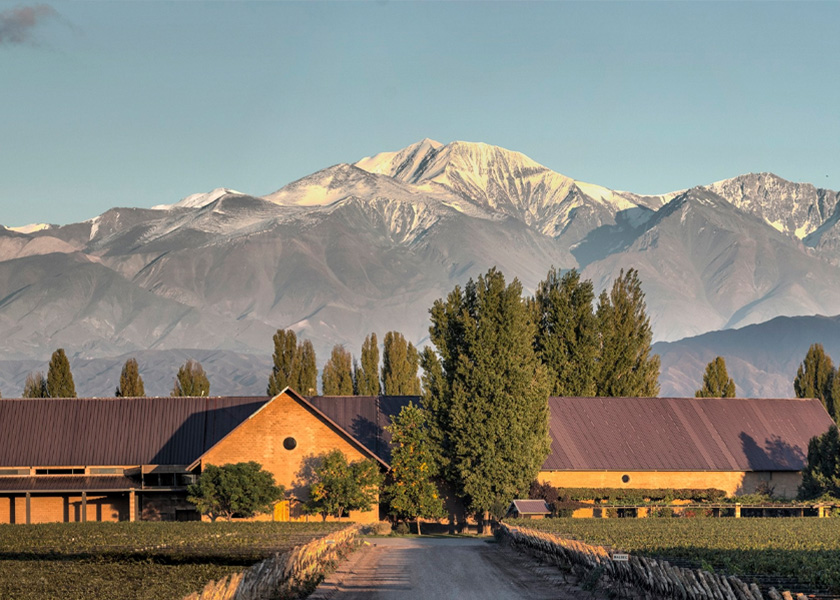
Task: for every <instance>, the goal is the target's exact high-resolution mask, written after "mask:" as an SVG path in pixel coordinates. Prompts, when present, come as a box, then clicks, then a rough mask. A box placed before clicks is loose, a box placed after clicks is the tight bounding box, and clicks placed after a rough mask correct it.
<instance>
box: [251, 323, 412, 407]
mask: <svg viewBox="0 0 840 600" xmlns="http://www.w3.org/2000/svg"><path fill="white" fill-rule="evenodd" d="M382 356H383V361H382V367H381V370H380V366H379V344H378V340H377V338H376V334H375V333H371V334H370V335H368V336H367V337H366V338H365V341H364V343H363V344H362V352H361V360H360V361H357V360H355V359H354V358H353V356H352V355H351V354H350V352H349V351H348V350H346V349H345V348H344V346H342V345H340V344H337V345H335V346H334V347H333V349H332V353H331V354H330V357H329V359H328V360H327V362H326V363H325V364H324V368H323V370H322V372H321V393H322V394H324V395H325V396H353V395H357V396H378V395H379V394H382V393H384V394H386V395H392V396H419V395H420V377H419V376H418V374H417V371H418V367H419V365H420V355H419V353H418V352H417V349H416V348H415V347H414V346H413V345H412V344H411V343H410V342H408V341H407V340H406V339H405V337H404V336H403V335H402V334H401V333H399V332H397V331H389V332H388V333H386V334H385V340H384V344H383V353H382ZM272 358H273V361H274V366H273V367H272V372H271V375H270V376H269V380H268V389H267V392H268V395H269V396H274V395H276V394H279V393H280V392H281V391H283V390H284V389H285V388H286V387H287V386H288V387H291V388H292V389H293V390H295V391H299V392H300V393H302V394H305V395H314V394H315V393H316V388H317V377H318V370H317V367H316V365H315V350H314V349H313V347H312V342H310V341H309V340H304V341H302V342H298V340H297V336H296V335H295V332H294V331H292V330H291V329H278V330H277V333H275V334H274V354H273V357H272ZM380 377H381V379H380Z"/></svg>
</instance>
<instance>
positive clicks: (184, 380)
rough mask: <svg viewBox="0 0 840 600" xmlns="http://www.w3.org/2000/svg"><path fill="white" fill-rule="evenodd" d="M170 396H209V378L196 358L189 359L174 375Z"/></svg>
mask: <svg viewBox="0 0 840 600" xmlns="http://www.w3.org/2000/svg"><path fill="white" fill-rule="evenodd" d="M171 395H172V396H209V395H210V380H208V379H207V374H206V373H205V372H204V368H203V367H202V366H201V363H199V362H198V361H197V360H193V359H189V360H188V361H187V362H185V363H184V364H183V365H181V368H180V369H178V374H177V375H176V376H175V386H174V387H173V388H172V394H171Z"/></svg>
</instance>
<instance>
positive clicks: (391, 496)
mask: <svg viewBox="0 0 840 600" xmlns="http://www.w3.org/2000/svg"><path fill="white" fill-rule="evenodd" d="M386 429H387V430H388V431H389V432H390V433H391V447H392V448H393V450H392V451H391V470H390V471H389V473H388V477H387V480H386V484H385V488H384V494H383V495H384V497H385V500H386V501H387V502H388V505H389V507H390V514H392V515H393V516H394V517H396V518H398V519H414V521H415V523H417V535H420V519H439V518H442V517H444V516H446V511H445V510H444V506H443V500H442V499H441V498H440V496H439V494H438V489H437V486H436V485H435V482H434V477H435V475H436V474H437V473H436V471H437V469H436V466H435V454H434V452H433V451H432V448H431V441H430V439H429V433H428V429H427V427H426V416H425V411H424V410H423V409H422V408H419V407H417V406H414V404H412V403H410V402H409V404H408V406H405V407H403V409H402V410H401V411H400V414H399V415H398V416H397V418H396V419H395V420H394V423H393V424H392V425H390V426H388V427H386Z"/></svg>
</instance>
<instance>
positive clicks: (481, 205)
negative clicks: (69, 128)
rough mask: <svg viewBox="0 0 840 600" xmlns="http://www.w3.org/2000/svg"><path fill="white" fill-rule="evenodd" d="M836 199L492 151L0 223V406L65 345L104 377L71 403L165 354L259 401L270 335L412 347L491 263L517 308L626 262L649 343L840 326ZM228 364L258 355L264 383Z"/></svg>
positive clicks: (361, 165) (415, 152)
mask: <svg viewBox="0 0 840 600" xmlns="http://www.w3.org/2000/svg"><path fill="white" fill-rule="evenodd" d="M150 187H153V186H150ZM160 200H162V201H164V202H165V201H166V199H160ZM155 201H158V199H152V202H155ZM838 201H840V194H838V193H837V192H834V191H831V190H824V189H818V188H815V187H814V186H812V185H810V184H800V183H792V182H789V181H785V180H783V179H781V178H779V177H777V176H775V175H773V174H770V173H759V174H748V175H742V176H740V177H736V178H733V179H729V180H725V181H721V182H717V183H712V184H709V185H706V186H702V187H696V188H692V189H687V190H682V191H676V192H671V193H668V194H664V195H661V196H644V195H637V194H633V193H630V192H620V191H614V190H609V189H607V188H604V187H601V186H598V185H594V184H589V183H584V182H580V181H576V180H574V179H572V178H570V177H566V176H564V175H561V174H559V173H556V172H554V171H552V170H550V169H548V168H546V167H544V166H542V165H540V164H538V163H536V162H534V161H533V160H531V159H529V158H528V157H526V156H524V155H523V154H519V153H517V152H511V151H509V150H505V149H502V148H498V147H495V146H490V145H487V144H479V143H467V142H453V143H450V144H446V145H443V144H440V143H438V142H434V141H431V140H423V141H421V142H418V143H417V144H414V145H412V146H409V147H408V148H405V149H403V150H401V151H398V152H386V153H382V154H379V155H376V156H373V157H368V158H364V159H362V160H359V161H358V162H356V163H354V164H339V165H335V166H332V167H328V168H326V169H324V170H322V171H318V172H317V173H314V174H312V175H310V176H308V177H304V178H303V179H300V180H298V181H295V182H293V183H290V184H289V185H286V186H285V187H283V188H281V189H279V190H278V191H277V192H274V193H272V194H269V195H267V196H265V197H262V198H259V197H254V196H249V195H247V194H243V193H240V192H236V191H233V190H228V189H217V190H213V191H212V192H209V193H206V194H204V193H202V194H194V195H191V196H189V197H187V198H185V199H183V200H181V201H180V202H175V203H174V204H161V205H158V206H156V207H155V208H153V209H140V208H114V209H112V210H109V211H107V212H105V213H103V214H102V215H100V216H98V217H95V218H93V219H90V220H88V221H84V222H81V223H74V224H70V225H63V226H49V227H41V226H30V227H25V228H14V229H6V228H0V331H2V332H3V336H2V338H1V339H0V360H2V361H3V362H2V364H0V390H2V391H3V392H4V393H5V395H6V396H11V395H17V394H19V393H20V389H22V385H23V384H22V381H23V379H22V378H23V377H25V375H26V370H27V369H29V368H30V367H26V368H21V366H20V365H22V364H27V365H28V364H38V363H37V362H36V363H32V362H26V363H20V362H16V361H41V363H42V364H43V366H42V367H39V368H45V363H46V359H47V358H48V357H49V354H50V353H51V352H52V351H53V350H54V349H55V348H58V347H64V348H65V349H66V350H67V351H68V354H69V355H70V356H71V357H73V358H75V359H78V360H81V359H97V360H100V359H101V360H102V361H103V362H101V363H96V362H94V363H90V364H99V365H100V366H99V367H95V368H93V369H94V370H96V368H98V369H99V375H97V376H93V375H91V376H89V377H87V378H86V380H87V381H90V387H89V388H88V389H86V388H85V383H84V382H83V381H79V380H78V379H79V378H78V377H77V389H78V390H79V392H80V393H83V394H88V395H105V394H111V393H113V387H114V385H115V382H116V379H117V378H118V372H119V366H121V363H120V362H119V361H115V360H113V357H118V356H125V355H131V354H139V353H140V352H141V351H142V352H143V357H145V360H147V361H150V363H153V364H156V365H159V366H160V367H161V369H162V366H163V365H168V361H170V360H171V355H164V354H159V355H156V354H155V353H156V352H160V351H174V350H178V349H199V350H202V351H206V352H209V354H208V355H207V356H206V357H205V360H209V361H211V362H209V363H204V366H205V368H206V370H207V371H208V373H210V375H211V383H212V382H213V379H212V376H213V370H214V365H213V364H212V363H213V361H218V370H219V373H220V375H219V379H220V382H221V381H224V382H225V383H220V384H217V385H214V387H213V389H212V391H213V392H214V393H263V392H264V388H265V381H264V380H265V379H266V378H267V372H264V373H263V372H262V371H263V370H264V369H265V367H264V366H262V365H267V364H268V359H269V358H270V354H271V350H272V344H271V336H272V334H273V332H274V331H275V330H276V329H277V328H281V327H282V328H288V327H291V328H293V329H295V330H296V331H297V332H298V333H299V334H300V335H303V336H304V337H307V338H309V339H311V340H312V341H313V343H314V344H315V348H316V351H317V353H318V356H319V359H320V361H323V360H324V359H326V357H327V355H328V353H329V350H330V348H331V347H332V345H333V344H336V343H344V344H345V345H346V346H347V348H348V349H350V350H351V351H352V352H354V353H356V354H358V349H359V347H360V345H361V341H362V339H363V338H364V336H365V335H366V334H367V333H369V332H371V331H376V332H378V333H380V335H382V334H384V333H385V332H386V331H388V330H391V329H396V330H399V331H402V332H403V333H404V334H405V335H406V337H407V338H408V339H410V340H411V341H413V342H414V343H415V344H423V343H424V342H425V340H426V335H427V328H428V309H429V307H430V306H431V304H432V303H433V301H434V300H435V299H436V298H439V297H442V296H444V295H445V294H447V293H448V292H449V291H450V290H451V289H452V288H453V287H454V286H455V285H456V284H463V283H464V282H466V281H467V279H469V278H470V277H475V276H477V275H479V274H481V273H483V272H485V271H486V270H487V269H488V268H490V267H492V266H494V265H496V266H498V267H499V268H500V269H501V270H502V271H503V272H504V273H505V275H506V276H507V277H508V278H513V277H514V276H516V277H519V279H520V280H521V281H522V282H523V284H524V286H525V288H526V290H528V291H529V292H530V291H532V290H533V288H534V287H535V285H536V283H537V282H538V281H539V280H540V279H542V278H543V277H544V276H545V274H546V272H547V271H548V269H549V267H550V266H551V265H556V266H558V267H562V268H564V269H569V268H573V267H574V268H577V269H579V270H581V271H582V274H583V276H584V277H586V278H590V279H592V280H593V282H594V283H595V287H596V288H597V289H601V288H603V287H605V286H607V285H609V283H610V282H611V280H612V279H613V278H614V277H615V276H616V275H617V274H618V272H619V270H620V269H621V268H627V267H635V268H637V269H638V270H639V273H640V276H641V279H642V282H643V287H644V290H645V292H646V294H647V304H648V313H649V314H650V315H651V321H652V324H653V329H654V334H655V338H656V340H659V341H674V340H679V339H681V338H685V337H688V336H694V335H699V334H704V333H707V332H710V331H715V330H720V329H729V328H734V327H743V326H745V325H751V324H756V323H762V322H765V321H768V320H770V319H773V318H775V317H778V316H782V315H784V316H798V315H818V314H822V315H835V314H840V285H838V282H840V268H838V265H840V225H838V221H839V220H840V211H838V210H837V205H838ZM152 202H150V204H151V203H152ZM43 220H44V221H49V215H45V216H44V219H43ZM768 325H769V324H768ZM815 341H817V340H815ZM662 348H667V349H668V350H667V353H670V352H672V351H673V350H672V349H670V348H672V347H671V346H663V347H662ZM806 349H807V345H806ZM228 352H232V353H239V356H241V355H242V354H246V355H247V354H256V355H258V356H259V357H260V359H259V360H258V361H257V362H259V363H260V365H261V366H260V367H259V369H260V373H259V376H258V377H256V379H254V380H253V381H252V378H250V377H248V376H247V374H242V373H240V372H239V370H238V369H240V367H239V366H236V365H240V364H242V361H241V359H236V360H234V359H232V358H231V356H236V355H228V354H227V353H228ZM155 356H160V357H163V356H170V358H167V359H163V358H161V359H160V360H158V359H156V358H155ZM802 356H804V351H803V352H802ZM213 357H215V358H213ZM712 358H714V356H712ZM838 358H840V356H838ZM123 360H124V359H123ZM744 360H748V358H745V359H744ZM799 360H801V357H800V358H799ZM695 362H696V360H695ZM245 363H246V364H247V361H245ZM666 363H667V364H666ZM80 364H81V363H80ZM85 364H88V363H85ZM669 364H670V363H668V360H667V357H666V356H663V367H666V366H668V365H669ZM115 365H116V366H115ZM177 366H178V364H175V363H173V364H171V368H170V370H171V375H169V376H167V377H165V378H164V379H165V381H164V380H160V381H157V379H156V381H155V382H152V381H148V376H147V389H149V388H150V387H151V389H149V392H150V393H161V394H166V393H168V391H169V388H171V378H172V376H174V372H175V370H176V369H177ZM702 366H705V363H704V364H703V365H702ZM142 367H143V362H142V360H141V369H142ZM32 368H35V367H32ZM245 368H246V369H247V367H245ZM785 368H788V367H787V366H786V367H785ZM114 369H116V373H117V375H116V376H115V377H111V375H110V373H111V372H113V371H114ZM155 369H158V367H157V366H156V367H154V369H153V370H155ZM794 370H795V366H794ZM665 371H666V369H665V368H663V373H664V372H665ZM106 372H107V373H109V375H108V377H104V376H103V375H102V374H103V373H106ZM155 372H157V371H155ZM161 372H162V371H161ZM222 373H224V374H222ZM754 375H755V374H754V373H753V376H754ZM109 377H110V378H111V382H110V383H109V384H108V385H107V387H106V386H105V384H104V382H105V380H107V379H108V378H109ZM157 377H159V376H157V375H156V376H155V378H157ZM160 377H163V376H162V375H161V376H160ZM669 377H671V379H674V381H676V380H677V379H679V378H674V377H672V376H671V375H667V376H666V374H663V393H673V391H672V389H673V390H677V389H678V387H673V386H672V387H671V388H669V386H671V385H672V384H671V383H669V382H670V381H671V379H669ZM791 379H792V375H790V377H788V380H791ZM97 381H99V382H100V383H95V382H97ZM698 381H699V379H697V381H693V382H692V383H691V386H692V387H691V390H686V392H693V389H694V388H696V387H697V385H698ZM248 382H250V383H248ZM736 383H738V381H737V378H736ZM150 384H151V385H150ZM674 385H676V384H674ZM756 385H757V384H756ZM224 386H227V387H224ZM103 387H104V388H105V389H102V388H103ZM158 388H160V389H158ZM739 389H740V390H741V392H742V393H745V392H747V391H748V390H747V389H746V388H744V386H741V387H740V388H739ZM755 389H756V390H759V389H760V390H764V389H765V388H762V387H760V386H758V387H755ZM771 389H777V388H771ZM791 392H792V390H786V391H784V392H783V393H779V392H776V393H774V394H770V395H790V394H791ZM684 393H685V392H684ZM760 393H761V394H764V395H767V393H765V392H764V391H761V392H760ZM745 395H754V394H749V393H745Z"/></svg>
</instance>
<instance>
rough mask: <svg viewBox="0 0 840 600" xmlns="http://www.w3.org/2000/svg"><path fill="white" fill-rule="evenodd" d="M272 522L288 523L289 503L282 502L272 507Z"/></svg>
mask: <svg viewBox="0 0 840 600" xmlns="http://www.w3.org/2000/svg"><path fill="white" fill-rule="evenodd" d="M274 520H275V521H288V520H289V501H288V500H283V501H282V502H278V503H277V504H275V505H274Z"/></svg>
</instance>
